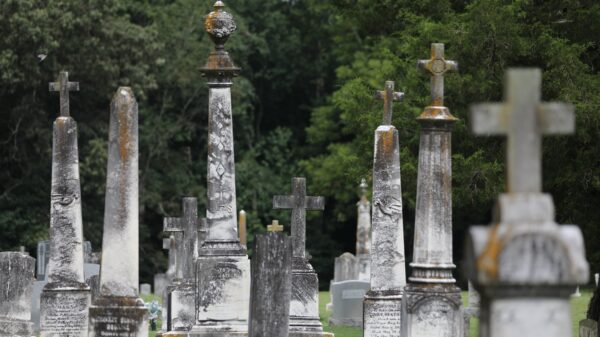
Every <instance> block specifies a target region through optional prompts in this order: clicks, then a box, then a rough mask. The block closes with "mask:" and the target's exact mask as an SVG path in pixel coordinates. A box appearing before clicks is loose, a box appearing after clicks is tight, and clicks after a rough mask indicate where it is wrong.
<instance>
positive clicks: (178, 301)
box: [166, 283, 196, 336]
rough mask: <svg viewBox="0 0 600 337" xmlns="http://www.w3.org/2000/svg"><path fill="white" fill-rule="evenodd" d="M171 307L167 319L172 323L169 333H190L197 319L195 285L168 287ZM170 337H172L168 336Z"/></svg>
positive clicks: (183, 284) (184, 284) (185, 284)
mask: <svg viewBox="0 0 600 337" xmlns="http://www.w3.org/2000/svg"><path fill="white" fill-rule="evenodd" d="M167 292H168V293H169V306H168V308H169V309H168V310H169V312H168V313H167V319H168V320H169V322H171V325H170V327H169V328H170V330H171V331H169V332H173V333H181V331H190V329H191V328H192V327H193V326H194V322H195V317H196V289H195V288H194V284H193V283H181V284H177V285H174V286H169V287H167ZM166 336H170V335H168V334H167V335H166Z"/></svg>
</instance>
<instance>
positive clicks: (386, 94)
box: [375, 81, 404, 125]
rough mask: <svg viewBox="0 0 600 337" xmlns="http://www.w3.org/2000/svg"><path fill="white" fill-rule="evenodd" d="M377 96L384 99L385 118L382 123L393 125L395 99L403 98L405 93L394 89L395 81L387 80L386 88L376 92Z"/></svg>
mask: <svg viewBox="0 0 600 337" xmlns="http://www.w3.org/2000/svg"><path fill="white" fill-rule="evenodd" d="M375 97H376V98H379V99H382V100H383V120H382V122H381V125H392V105H393V101H400V100H402V98H403V97H404V93H403V92H396V91H394V81H386V82H385V90H383V91H377V92H375Z"/></svg>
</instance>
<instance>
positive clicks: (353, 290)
mask: <svg viewBox="0 0 600 337" xmlns="http://www.w3.org/2000/svg"><path fill="white" fill-rule="evenodd" d="M370 288H371V283H369V282H368V281H361V280H356V279H350V280H346V281H340V282H333V283H332V284H331V290H330V291H331V298H332V301H333V306H332V307H333V312H332V314H331V317H330V318H329V325H331V326H336V325H344V326H354V327H361V326H362V322H363V300H364V298H365V295H366V293H367V291H369V289H370Z"/></svg>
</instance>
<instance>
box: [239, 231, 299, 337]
mask: <svg viewBox="0 0 600 337" xmlns="http://www.w3.org/2000/svg"><path fill="white" fill-rule="evenodd" d="M291 268H292V242H291V240H290V239H289V238H288V237H287V236H286V235H285V234H284V233H281V232H279V233H274V232H271V233H267V234H265V235H259V236H257V237H256V238H255V244H254V257H253V259H252V282H251V284H252V289H251V295H250V322H249V324H250V325H249V332H248V336H249V337H263V336H278V337H287V336H288V335H289V321H290V316H289V315H290V301H291V296H292V269H291Z"/></svg>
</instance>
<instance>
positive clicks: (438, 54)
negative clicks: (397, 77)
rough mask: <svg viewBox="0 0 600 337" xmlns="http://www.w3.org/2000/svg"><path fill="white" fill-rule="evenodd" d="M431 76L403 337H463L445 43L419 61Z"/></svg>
mask: <svg viewBox="0 0 600 337" xmlns="http://www.w3.org/2000/svg"><path fill="white" fill-rule="evenodd" d="M418 66H419V68H420V69H422V70H424V71H425V72H426V73H427V74H428V75H430V76H431V103H430V105H429V106H427V107H426V108H425V110H424V111H423V113H422V114H421V115H420V116H419V117H418V118H417V120H418V122H419V123H420V124H421V137H420V139H421V140H420V144H419V167H418V176H417V198H416V199H417V204H416V207H415V236H414V249H413V262H412V263H411V264H410V266H411V267H412V274H411V277H409V279H408V280H409V284H408V285H407V286H406V288H405V290H404V296H405V299H404V301H403V304H402V312H403V317H404V319H405V322H403V325H402V328H403V331H404V332H403V336H405V337H440V336H462V335H463V325H464V316H463V311H462V299H461V297H460V288H459V287H457V286H456V280H455V279H454V277H453V276H452V270H453V269H455V268H456V266H455V265H454V262H453V260H452V153H451V151H452V146H451V137H452V125H453V124H454V123H455V122H456V120H457V118H455V117H454V116H452V114H450V111H449V110H448V108H447V107H445V106H444V74H445V73H446V72H449V71H456V70H457V69H458V64H457V63H456V62H454V61H450V60H446V59H445V58H444V44H442V43H432V44H431V58H430V59H428V60H421V61H419V63H418Z"/></svg>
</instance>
